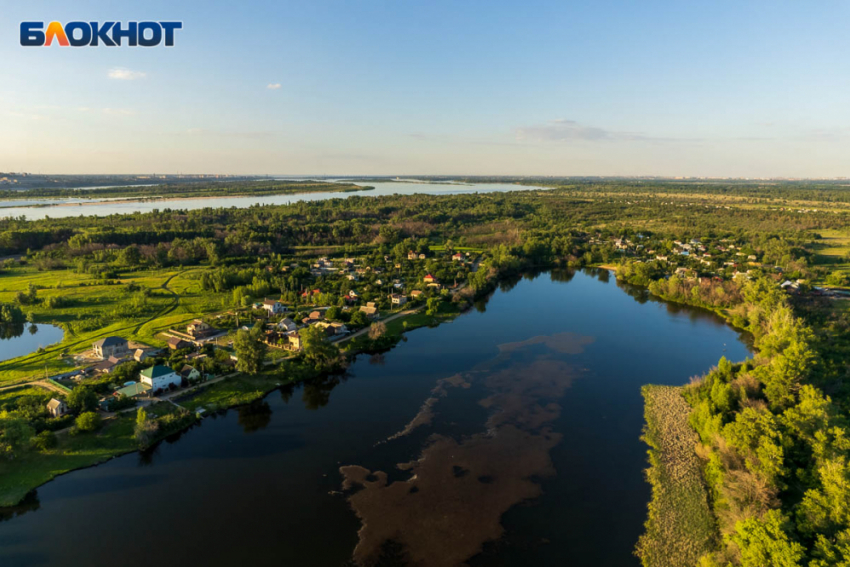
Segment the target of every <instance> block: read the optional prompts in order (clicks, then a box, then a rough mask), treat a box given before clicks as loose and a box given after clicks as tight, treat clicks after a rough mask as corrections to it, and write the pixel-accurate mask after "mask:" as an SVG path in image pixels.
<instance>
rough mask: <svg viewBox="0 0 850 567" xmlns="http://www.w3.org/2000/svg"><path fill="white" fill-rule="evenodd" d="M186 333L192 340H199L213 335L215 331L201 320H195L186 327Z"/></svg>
mask: <svg viewBox="0 0 850 567" xmlns="http://www.w3.org/2000/svg"><path fill="white" fill-rule="evenodd" d="M186 332H187V333H188V334H190V335H192V337H193V338H196V339H201V338H204V337H208V336H210V335H212V334H214V333H215V332H216V329H213V328H212V327H210V326H209V325H207V324H206V323H204V322H203V320H201V319H195V320H194V321H192V323H191V324H190V325H189V326H187V327H186Z"/></svg>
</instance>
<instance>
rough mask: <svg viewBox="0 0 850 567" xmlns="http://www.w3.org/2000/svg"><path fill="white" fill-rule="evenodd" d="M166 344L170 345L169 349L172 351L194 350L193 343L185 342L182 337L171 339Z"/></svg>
mask: <svg viewBox="0 0 850 567" xmlns="http://www.w3.org/2000/svg"><path fill="white" fill-rule="evenodd" d="M166 342H167V343H168V348H170V349H171V350H180V349H184V348H192V343H190V342H189V341H184V340H183V339H181V338H180V337H169V338H168V341H166Z"/></svg>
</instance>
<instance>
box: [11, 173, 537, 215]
mask: <svg viewBox="0 0 850 567" xmlns="http://www.w3.org/2000/svg"><path fill="white" fill-rule="evenodd" d="M327 181H332V180H327ZM356 185H360V186H361V187H363V186H370V187H375V189H373V190H370V191H354V192H344V193H343V192H315V193H291V194H287V195H261V196H256V197H207V198H186V199H167V200H166V199H152V200H146V201H116V200H114V199H98V200H97V202H96V203H95V202H92V200H90V199H81V198H68V199H42V200H39V201H37V202H38V203H39V204H41V205H50V206H20V205H30V204H35V203H36V200H34V199H33V200H26V201H18V202H17V203H15V202H13V201H3V202H0V218H6V217H20V216H22V215H23V216H26V218H27V219H30V220H38V219H43V218H45V217H47V216H49V217H51V218H65V217H76V216H80V215H86V216H88V215H94V216H100V217H103V216H108V215H113V214H127V213H139V212H142V213H146V212H150V211H153V210H163V209H166V208H171V209H181V210H190V209H203V208H204V207H215V208H222V207H223V208H230V207H237V208H246V207H251V206H253V205H288V204H289V203H296V202H299V201H325V200H327V199H345V198H347V197H350V196H352V195H359V196H368V197H379V196H384V195H395V194H414V193H423V194H427V195H456V194H461V193H494V192H505V191H524V190H530V189H541V188H540V187H531V186H528V185H515V184H511V183H475V184H466V183H423V182H416V181H389V182H380V183H377V182H376V183H360V182H358V183H356ZM13 204H17V205H19V206H10V205H13Z"/></svg>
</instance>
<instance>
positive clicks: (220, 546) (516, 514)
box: [0, 272, 748, 567]
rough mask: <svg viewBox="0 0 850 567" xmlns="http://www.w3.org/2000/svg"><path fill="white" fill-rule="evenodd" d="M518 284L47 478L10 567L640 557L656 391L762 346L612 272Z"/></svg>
mask: <svg viewBox="0 0 850 567" xmlns="http://www.w3.org/2000/svg"><path fill="white" fill-rule="evenodd" d="M515 283H516V285H515V286H514V287H512V288H511V285H512V284H506V285H504V286H503V288H502V289H500V290H497V291H496V292H495V293H494V294H493V296H492V297H491V298H490V299H489V301H487V302H481V303H480V304H478V306H477V309H474V310H472V311H471V312H469V313H467V314H465V315H463V316H461V317H459V318H458V319H456V320H455V321H454V322H453V323H451V324H447V325H442V326H440V327H437V328H424V329H418V330H416V331H413V332H411V333H409V334H408V335H407V340H406V341H405V342H403V343H400V344H399V345H398V346H397V347H396V348H395V349H393V350H391V351H390V352H387V353H385V354H383V355H380V356H372V357H370V356H361V357H358V359H357V361H356V362H355V363H354V364H352V366H351V367H350V368H349V371H348V373H347V375H346V376H343V377H331V378H328V379H326V380H324V381H320V382H317V383H314V384H309V385H306V386H303V387H298V388H293V389H286V390H283V391H276V392H273V393H272V394H270V395H269V396H267V397H266V398H265V400H263V401H262V402H261V403H258V404H254V405H252V406H247V407H244V408H240V409H234V410H230V411H228V412H227V413H226V414H224V415H220V416H217V417H213V418H208V419H205V420H204V421H203V422H202V424H201V425H200V426H197V427H195V428H193V429H192V430H190V431H188V432H186V433H184V434H182V435H180V436H179V437H178V438H177V439H174V440H172V441H171V442H166V443H163V444H160V445H159V446H157V447H156V448H155V450H154V451H152V452H151V453H148V454H130V455H126V456H123V457H120V458H117V459H114V460H112V461H110V462H109V463H106V464H104V465H101V466H98V467H95V468H91V469H87V470H83V471H77V472H74V473H71V474H69V475H65V476H63V477H60V478H58V479H57V480H55V481H53V482H51V483H49V484H47V485H45V486H43V487H41V488H40V489H38V491H37V492H36V493H35V494H34V495H32V496H31V497H30V498H29V500H28V502H26V503H24V504H23V505H22V506H20V507H18V508H17V509H14V510H6V511H5V519H6V520H7V521H4V522H0V565H3V566H4V567H5V566H9V567H12V566H23V565H49V564H61V565H64V566H68V567H72V566H77V565H79V566H91V565H95V566H97V565H113V564H114V563H115V561H116V560H119V559H120V563H121V564H122V565H127V566H140V567H141V566H149V565H152V564H156V565H187V564H192V565H195V564H208V565H232V564H235V565H276V566H280V565H292V566H304V565H311V566H312V565H319V566H325V565H328V566H339V565H350V561H351V560H352V557H353V556H355V554H356V556H357V557H358V558H359V559H364V558H365V559H367V560H371V559H374V558H375V557H380V558H381V559H380V560H379V561H378V564H379V565H396V564H403V560H404V558H405V557H410V556H415V557H417V558H420V559H421V557H422V556H421V554H422V553H423V552H422V550H423V549H426V546H430V547H428V549H429V550H430V553H429V554H428V556H427V557H426V562H425V564H427V565H443V564H445V565H448V564H451V562H452V561H453V562H456V561H458V560H460V558H462V557H467V556H468V555H470V554H474V557H472V558H471V559H469V560H468V562H469V564H470V565H473V566H496V565H536V566H549V565H552V566H559V567H560V566H562V565H571V566H572V565H575V566H588V567H591V566H593V567H598V566H600V565H605V566H612V567H617V566H630V567H636V566H638V565H639V563H638V561H637V560H636V558H635V557H634V556H633V554H632V550H633V549H634V545H635V542H636V541H637V538H638V536H639V535H640V533H641V531H642V524H643V521H644V519H645V515H646V505H647V502H648V500H649V496H650V490H649V486H648V485H647V484H646V483H645V481H644V477H643V469H644V468H645V467H646V446H644V445H643V444H642V443H641V442H640V440H639V437H640V433H641V428H642V426H643V404H642V400H641V396H640V387H641V385H643V384H646V383H650V382H653V383H659V384H682V383H686V382H687V381H688V379H689V377H691V376H693V375H697V374H701V373H703V372H704V371H706V370H707V369H708V368H710V367H711V366H712V365H714V364H716V362H717V360H718V359H719V358H720V357H721V356H724V355H725V356H727V357H728V358H730V359H732V360H741V359H743V358H745V357H747V356H748V349H747V347H746V346H745V344H744V343H743V342H742V340H741V337H740V336H739V335H738V333H736V332H735V331H734V330H732V329H731V328H729V327H727V326H725V325H724V324H723V323H722V321H720V320H719V319H718V318H716V317H715V316H714V315H712V314H709V313H706V312H703V311H698V310H693V309H688V308H682V307H679V306H675V305H671V304H665V303H661V302H657V301H654V300H651V299H649V298H648V297H647V295H646V292H644V291H641V290H636V289H634V288H628V287H620V286H619V285H618V284H617V283H616V281H615V279H614V278H613V277H611V276H609V275H608V273H607V272H602V273H600V274H599V275H597V276H594V275H591V274H587V273H578V274H575V275H571V274H569V273H563V272H559V273H553V274H541V275H538V276H534V277H527V278H525V279H522V280H520V281H518V282H515ZM431 399H434V400H436V401H434V402H429V401H428V400H431ZM422 456H425V457H426V458H425V459H424V460H423V459H421V457H422ZM429 457H430V459H429ZM399 464H402V467H401V468H399V467H398V466H397V465H399ZM413 473H416V474H417V475H418V476H417V478H416V479H413V478H412V476H411V475H412V474H413ZM346 480H348V482H347V483H345V481H346ZM344 483H345V484H346V486H343V485H344ZM363 486H366V488H363ZM358 488H360V490H359V491H358V490H357V489H358ZM413 488H415V489H416V490H412V489H413ZM417 494H418V495H419V496H425V497H426V498H419V499H417ZM458 499H459V501H458ZM505 510H506V512H505ZM503 512H504V513H503ZM441 514H442V518H444V519H441V520H440V522H437V523H436V524H435V523H434V522H430V521H425V520H429V519H430V520H433V519H435V518H439V517H441ZM358 515H359V517H358ZM2 517H3V516H0V518H2ZM361 519H363V520H365V521H366V526H367V529H364V530H363V532H362V533H361V534H360V535H358V531H359V530H360V529H361V527H362V521H361ZM370 522H371V523H370ZM470 527H473V528H474V530H473V531H464V532H463V533H464V534H467V535H468V536H469V537H465V538H457V537H453V538H443V539H434V538H435V534H436V535H437V536H439V530H441V529H443V530H446V531H445V533H446V534H452V533H453V531H452V530H455V529H462V530H467V529H468V528H470ZM489 538H497V539H489ZM485 540H486V541H485ZM435 541H439V542H440V544H439V545H435V544H434V542H435ZM470 542H472V543H471V544H470ZM479 549H480V552H479V551H477V550H479ZM355 550H357V551H355ZM413 551H415V552H416V553H415V554H414V553H413ZM373 553H376V554H377V555H374V554H373ZM446 561H448V562H446Z"/></svg>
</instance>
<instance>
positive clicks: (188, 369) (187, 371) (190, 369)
mask: <svg viewBox="0 0 850 567" xmlns="http://www.w3.org/2000/svg"><path fill="white" fill-rule="evenodd" d="M180 377H181V378H184V379H186V380H197V379H198V378H200V377H201V372H200V371H199V370H198V369H197V368H195V367H194V366H189V365H188V364H184V365H183V368H182V369H181V370H180Z"/></svg>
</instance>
